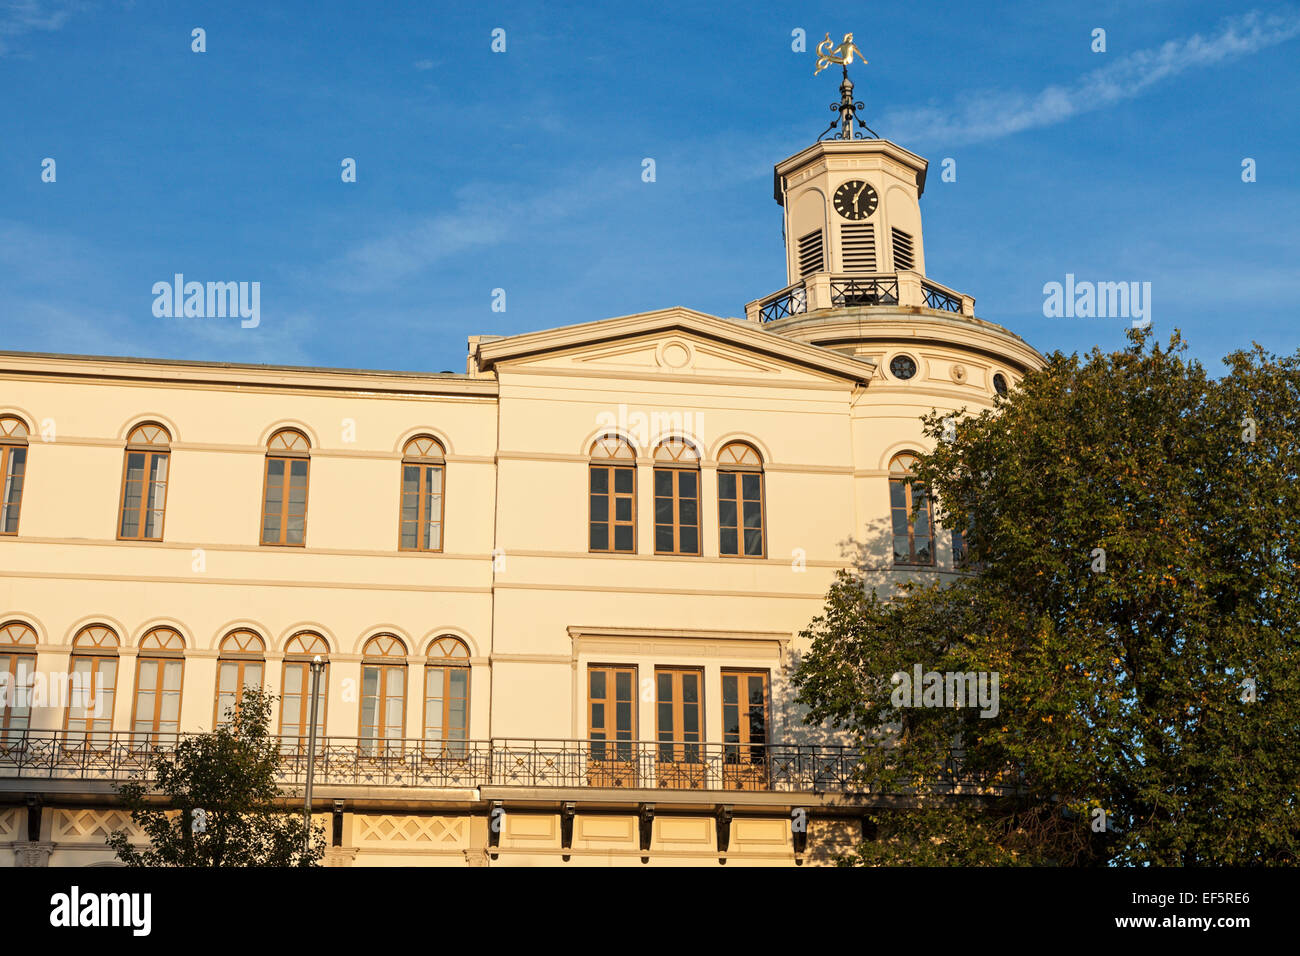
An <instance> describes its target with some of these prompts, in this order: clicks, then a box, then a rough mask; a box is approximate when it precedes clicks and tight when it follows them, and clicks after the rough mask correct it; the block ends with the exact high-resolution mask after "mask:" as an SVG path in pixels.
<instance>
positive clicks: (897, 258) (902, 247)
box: [889, 229, 916, 269]
mask: <svg viewBox="0 0 1300 956" xmlns="http://www.w3.org/2000/svg"><path fill="white" fill-rule="evenodd" d="M889 231H890V232H892V233H893V234H894V268H895V269H911V268H914V266H913V263H914V262H915V261H916V258H915V256H914V255H913V253H912V237H911V236H910V235H908V234H907V233H905V232H903V230H901V229H890V230H889Z"/></svg>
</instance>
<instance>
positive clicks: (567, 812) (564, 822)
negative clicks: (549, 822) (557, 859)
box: [560, 803, 578, 862]
mask: <svg viewBox="0 0 1300 956" xmlns="http://www.w3.org/2000/svg"><path fill="white" fill-rule="evenodd" d="M577 815H578V805H577V804H576V803H566V804H564V806H562V807H561V808H560V849H562V850H572V849H573V818H574V817H576V816H577ZM569 856H570V854H568V853H565V854H564V860H565V862H568V859H569Z"/></svg>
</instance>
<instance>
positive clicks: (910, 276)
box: [745, 270, 975, 322]
mask: <svg viewBox="0 0 1300 956" xmlns="http://www.w3.org/2000/svg"><path fill="white" fill-rule="evenodd" d="M859 306H894V307H909V308H924V309H934V310H935V311H938V312H952V313H954V314H956V315H967V316H974V315H975V300H974V299H973V298H971V297H970V296H968V295H962V294H961V293H960V292H956V291H954V290H953V289H949V288H947V287H946V286H942V285H939V283H937V282H934V281H932V280H930V279H927V278H926V277H925V276H923V275H921V274H920V273H919V272H911V271H907V270H904V271H901V272H877V273H860V274H857V275H843V274H838V273H831V272H817V273H814V274H813V275H810V276H806V277H805V278H803V279H800V280H799V281H798V282H796V283H795V284H794V285H790V286H786V287H785V288H784V289H782V290H781V291H780V292H776V293H773V294H772V295H769V296H766V297H765V298H762V299H755V300H754V301H753V302H750V303H748V304H747V305H746V306H745V317H746V318H747V319H749V320H750V321H757V322H775V321H777V320H779V319H784V318H788V317H790V316H793V315H802V314H804V313H807V312H816V311H819V310H821V309H846V308H854V307H859Z"/></svg>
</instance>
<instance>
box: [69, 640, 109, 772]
mask: <svg viewBox="0 0 1300 956" xmlns="http://www.w3.org/2000/svg"><path fill="white" fill-rule="evenodd" d="M117 648H118V639H117V635H116V634H115V633H113V630H112V628H109V627H106V626H104V625H103V624H88V625H87V626H85V627H83V628H82V629H81V630H80V631H78V632H77V636H76V637H74V638H73V639H72V660H71V661H70V665H71V669H72V686H71V687H70V688H69V698H68V707H67V709H66V710H65V711H64V712H63V729H64V731H66V733H65V738H66V744H67V746H69V747H76V746H81V745H85V746H90V747H96V748H101V747H107V746H108V743H109V739H110V737H109V734H110V732H111V731H112V729H113V701H114V695H115V694H116V692H117V657H118V655H117Z"/></svg>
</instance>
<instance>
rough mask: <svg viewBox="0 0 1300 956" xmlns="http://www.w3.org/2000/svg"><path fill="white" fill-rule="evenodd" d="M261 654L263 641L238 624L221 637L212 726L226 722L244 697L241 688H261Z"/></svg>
mask: <svg viewBox="0 0 1300 956" xmlns="http://www.w3.org/2000/svg"><path fill="white" fill-rule="evenodd" d="M265 654H266V643H265V642H264V641H263V640H262V638H261V637H259V636H258V635H257V634H254V633H253V632H252V631H249V630H245V629H243V628H241V629H239V630H237V631H231V632H230V633H229V634H227V635H226V636H225V637H223V638H222V639H221V657H220V659H219V660H218V661H217V711H216V714H215V715H214V716H213V720H212V723H213V726H215V727H221V726H223V725H225V724H228V723H230V721H231V718H232V717H233V716H234V714H235V712H236V711H238V709H239V706H240V704H241V702H242V701H243V699H244V691H245V690H247V689H248V688H250V687H256V688H261V686H262V674H263V671H264V669H265V666H266V665H265V661H264V655H265ZM308 689H309V690H310V688H308Z"/></svg>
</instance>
